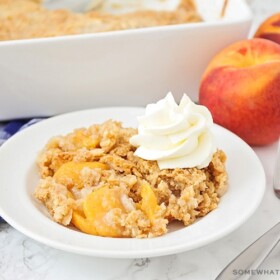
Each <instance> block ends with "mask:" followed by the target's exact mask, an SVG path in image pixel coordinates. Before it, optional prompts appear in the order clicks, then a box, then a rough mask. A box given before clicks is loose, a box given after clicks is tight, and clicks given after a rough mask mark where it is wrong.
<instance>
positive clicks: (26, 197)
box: [0, 107, 265, 258]
mask: <svg viewBox="0 0 280 280" xmlns="http://www.w3.org/2000/svg"><path fill="white" fill-rule="evenodd" d="M143 112H144V110H143V108H132V107H119V108H117V107H115V108H104V109H93V110H87V111H80V112H74V113H70V114H65V115H61V116H58V117H54V118H50V119H48V120H45V121H42V122H40V123H38V124H35V125H34V126H32V127H30V128H27V129H26V130H24V131H22V132H20V133H18V134H17V135H15V136H14V137H12V138H11V139H10V140H9V141H7V142H6V143H5V144H4V145H3V146H2V147H1V149H0V170H1V173H0V215H1V216H2V217H3V218H4V219H5V220H6V221H7V222H8V223H10V224H11V225H12V226H13V227H15V228H16V229H17V230H19V231H21V232H22V233H24V234H26V235H27V236H29V237H31V238H33V239H35V240H37V241H39V242H42V243H44V244H47V245H49V246H52V247H54V248H58V249H62V250H65V251H69V252H74V253H79V254H85V255H92V256H100V257H114V258H139V257H155V256H162V255H168V254H174V253H178V252H183V251H186V250H191V249H194V248H198V247H200V246H203V245H205V244H208V243H210V242H212V241H214V240H217V239H219V238H222V237H223V236H225V235H226V234H228V233H230V232H232V231H233V230H235V229H236V228H238V227H239V226H240V225H241V224H242V223H244V222H245V221H246V220H247V219H248V218H249V217H250V216H251V215H252V214H253V213H254V211H255V210H256V208H257V207H258V205H259V204H260V202H261V199H262V197H263V194H264V188H265V175H264V171H263V168H262V165H261V163H260V161H259V159H258V157H257V156H256V155H255V153H254V151H253V150H252V149H251V148H250V147H249V146H248V145H247V144H246V143H245V142H243V141H242V140H241V139H240V138H239V137H237V136H236V135H234V134H233V133H231V132H229V131H227V130H226V129H224V128H222V127H220V126H217V125H215V126H214V134H215V135H216V138H217V142H218V147H219V148H221V149H223V150H224V151H225V152H226V154H227V157H228V160H227V170H228V174H229V189H228V191H227V193H226V194H225V195H224V196H223V197H222V199H221V201H220V204H219V206H218V208H217V209H216V210H214V211H212V212H211V213H209V214H208V215H207V216H205V217H204V218H202V219H200V220H198V221H197V222H195V223H194V224H192V225H190V226H188V227H181V228H179V229H172V230H171V231H170V232H169V233H167V234H166V235H164V236H162V237H157V238H152V239H129V238H122V239H119V238H104V237H97V236H91V235H87V234H84V233H81V232H78V231H75V230H71V229H69V228H66V227H63V226H61V225H59V224H57V223H55V222H53V221H52V220H51V219H50V218H49V216H48V214H47V212H46V210H45V208H44V207H43V206H42V205H41V204H40V203H38V202H37V201H36V200H35V199H34V197H33V191H34V188H35V186H36V184H37V183H38V179H39V176H38V173H37V169H36V165H35V159H36V156H37V154H38V152H39V150H40V149H42V147H43V146H44V145H45V144H46V142H47V140H48V139H49V138H50V137H52V136H54V135H58V134H65V133H68V132H70V131H71V130H72V129H74V128H78V127H82V126H89V125H91V124H93V123H100V122H103V121H105V120H107V119H109V118H111V119H114V120H120V121H122V122H123V123H124V125H125V126H134V127H136V126H137V121H136V117H137V116H139V115H142V114H143Z"/></svg>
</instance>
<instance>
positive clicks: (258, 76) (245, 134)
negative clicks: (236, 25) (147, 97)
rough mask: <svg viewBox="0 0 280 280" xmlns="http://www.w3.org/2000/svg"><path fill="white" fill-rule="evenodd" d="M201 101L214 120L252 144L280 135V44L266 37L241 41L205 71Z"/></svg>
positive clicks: (200, 93)
mask: <svg viewBox="0 0 280 280" xmlns="http://www.w3.org/2000/svg"><path fill="white" fill-rule="evenodd" d="M199 101H200V103H201V104H202V105H205V106H206V107H208V109H209V110H210V112H211V113H212V116H213V119H214V122H216V123H217V124H220V125H222V126H224V127H226V128H228V129H229V130H231V131H233V132H234V133H236V134H237V135H239V136H240V137H241V138H243V139H244V140H245V141H246V142H247V143H248V144H251V145H266V144H269V143H272V142H274V141H276V140H277V139H278V138H279V135H280V46H279V45H278V44H276V43H274V42H271V41H268V40H264V39H251V40H245V41H240V42H237V43H235V44H233V45H231V46H229V47H227V48H225V49H224V50H222V51H221V52H220V53H219V54H217V55H216V56H215V57H214V58H213V59H212V61H211V62H210V64H209V65H208V67H207V69H206V70H205V72H204V74H203V76H202V80H201V84H200V90H199Z"/></svg>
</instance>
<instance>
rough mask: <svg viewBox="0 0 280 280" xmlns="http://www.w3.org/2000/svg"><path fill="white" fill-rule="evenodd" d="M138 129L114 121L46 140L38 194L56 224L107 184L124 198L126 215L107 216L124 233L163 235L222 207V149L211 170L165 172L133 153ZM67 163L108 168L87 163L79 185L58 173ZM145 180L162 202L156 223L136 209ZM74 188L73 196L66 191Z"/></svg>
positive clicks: (68, 218) (224, 181) (224, 185)
mask: <svg viewBox="0 0 280 280" xmlns="http://www.w3.org/2000/svg"><path fill="white" fill-rule="evenodd" d="M136 133H137V130H136V129H134V128H124V127H122V124H121V123H120V122H116V121H112V120H109V121H106V122H104V123H103V124H95V125H92V126H90V127H89V128H81V129H76V130H74V131H73V132H72V133H69V134H67V135H65V136H57V137H54V138H52V139H51V140H50V141H49V142H48V143H47V145H46V146H45V148H44V150H43V151H42V152H41V153H40V155H39V157H38V166H39V170H40V175H41V180H40V182H39V184H38V186H37V188H36V190H35V196H36V198H37V199H39V200H40V201H41V202H42V203H44V204H45V205H46V207H47V208H48V210H49V212H50V214H51V216H52V218H53V219H54V220H55V221H56V222H58V223H61V224H63V225H66V226H67V225H69V224H70V222H71V217H72V213H73V211H82V207H83V203H84V200H85V197H87V195H88V194H89V193H91V192H92V191H95V190H97V189H101V188H103V187H104V186H106V187H109V188H115V189H118V191H120V193H121V195H122V197H123V199H122V205H125V206H124V207H125V209H126V210H125V213H124V212H120V211H119V212H118V210H114V211H115V212H114V211H113V212H112V213H110V215H108V217H110V219H111V221H113V223H114V225H119V226H120V228H121V230H122V236H124V237H137V238H143V237H154V236H160V235H162V234H164V233H166V232H167V225H168V223H170V222H172V221H173V220H178V221H182V222H183V224H184V225H185V226H187V225H190V224H191V223H193V222H194V221H195V220H196V219H198V218H200V217H203V216H205V215H206V214H207V213H209V212H210V211H212V210H213V209H215V208H216V207H217V206H218V203H219V200H220V197H221V196H222V195H223V194H224V193H225V191H226V189H227V173H226V168H225V161H226V155H225V154H224V152H223V151H221V150H218V151H217V152H216V153H215V154H214V155H213V158H212V161H211V163H210V164H209V166H208V167H207V168H203V169H197V168H184V169H164V170H160V169H159V168H158V165H157V162H156V161H147V160H144V159H141V158H139V157H137V156H135V155H134V151H135V147H133V146H132V145H131V144H130V143H129V139H130V137H131V136H132V135H134V134H136ZM81 143H82V145H81ZM67 162H99V163H101V164H102V163H103V164H106V166H108V169H106V170H104V169H98V168H97V169H90V168H87V167H84V168H83V169H82V170H81V172H80V174H79V175H80V178H81V180H82V185H83V187H82V188H80V187H77V186H75V185H74V184H73V181H72V180H71V178H70V179H69V180H64V181H63V184H62V183H61V182H57V180H56V178H55V177H54V174H55V173H56V172H57V170H59V168H60V167H61V166H62V165H63V164H65V163H67ZM143 184H149V185H150V186H151V188H152V190H153V192H154V194H155V196H156V199H157V203H158V205H159V208H157V211H156V212H155V213H156V214H155V219H154V220H153V221H151V220H150V219H149V217H148V216H147V214H145V213H144V212H143V211H142V210H143V209H142V210H141V209H139V207H138V208H137V207H135V205H138V204H139V203H140V202H141V199H142V197H141V186H143ZM69 190H70V191H71V193H72V195H71V197H69V195H67V193H68V191H69ZM106 216H107V215H106Z"/></svg>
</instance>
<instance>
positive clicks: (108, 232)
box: [83, 186, 126, 237]
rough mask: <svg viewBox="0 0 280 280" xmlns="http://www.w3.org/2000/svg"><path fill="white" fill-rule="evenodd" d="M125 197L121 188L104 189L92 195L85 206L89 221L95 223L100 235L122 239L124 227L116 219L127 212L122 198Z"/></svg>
mask: <svg viewBox="0 0 280 280" xmlns="http://www.w3.org/2000/svg"><path fill="white" fill-rule="evenodd" d="M122 195H125V194H124V193H123V190H122V189H121V188H109V187H108V186H105V187H102V188H100V189H98V190H96V191H94V192H92V193H90V194H89V195H88V196H87V197H86V199H85V201H84V204H83V208H84V213H85V216H86V217H87V219H90V220H91V221H93V226H94V227H95V228H96V230H97V232H98V235H101V236H108V237H121V236H122V231H123V230H122V227H121V226H120V224H118V223H117V222H116V221H115V219H116V215H117V216H118V215H119V214H121V213H124V212H125V211H126V210H125V208H124V206H123V204H122V201H121V196H122Z"/></svg>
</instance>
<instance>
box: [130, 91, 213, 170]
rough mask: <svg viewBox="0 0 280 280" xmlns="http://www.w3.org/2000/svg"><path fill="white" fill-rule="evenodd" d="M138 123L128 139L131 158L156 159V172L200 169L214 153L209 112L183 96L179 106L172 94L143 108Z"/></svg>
mask: <svg viewBox="0 0 280 280" xmlns="http://www.w3.org/2000/svg"><path fill="white" fill-rule="evenodd" d="M138 123H139V126H138V134H137V135H134V136H132V137H131V138H130V143H131V144H132V145H133V146H136V147H137V149H136V151H135V155H136V156H138V157H140V158H143V159H146V160H156V161H157V163H158V166H159V168H160V169H174V168H192V167H197V168H204V167H207V166H208V165H209V163H210V162H211V160H212V157H213V154H214V153H215V151H216V144H215V139H214V136H213V134H212V132H211V127H212V126H213V119H212V116H211V113H210V112H209V110H208V109H207V108H206V107H205V106H201V105H196V104H195V103H193V102H192V101H191V100H190V98H189V97H188V96H187V95H186V94H184V95H183V97H182V99H181V101H180V104H179V105H178V104H177V103H176V102H175V100H174V97H173V95H172V93H168V94H167V96H166V97H165V98H164V99H161V100H159V101H158V102H157V103H155V104H149V105H147V107H146V110H145V115H144V116H141V117H139V118H138Z"/></svg>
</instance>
